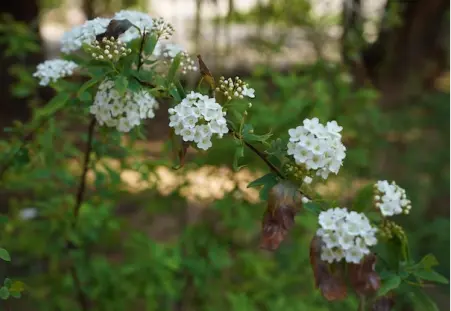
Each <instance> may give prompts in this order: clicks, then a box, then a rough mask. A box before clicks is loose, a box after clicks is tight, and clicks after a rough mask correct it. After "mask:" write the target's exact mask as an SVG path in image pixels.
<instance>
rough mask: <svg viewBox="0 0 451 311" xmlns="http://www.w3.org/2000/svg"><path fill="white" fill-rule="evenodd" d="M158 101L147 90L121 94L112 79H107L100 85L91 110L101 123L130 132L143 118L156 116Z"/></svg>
mask: <svg viewBox="0 0 451 311" xmlns="http://www.w3.org/2000/svg"><path fill="white" fill-rule="evenodd" d="M157 108H158V102H157V101H156V99H155V98H154V97H153V96H152V95H150V94H149V93H148V92H147V91H146V90H144V89H141V90H139V91H138V92H132V91H130V90H127V91H125V94H124V95H123V96H121V95H120V94H119V92H118V91H117V90H116V88H115V84H114V82H113V81H112V80H109V79H106V80H104V81H103V82H102V83H101V84H100V85H99V89H98V91H97V94H96V96H95V98H94V103H93V104H92V106H91V108H90V112H91V113H92V114H93V115H95V117H96V119H97V122H99V124H100V125H106V126H108V127H115V128H116V129H117V130H118V131H120V132H129V131H130V130H131V129H132V128H133V127H135V126H138V125H139V124H140V123H141V120H143V119H151V118H153V117H155V109H157Z"/></svg>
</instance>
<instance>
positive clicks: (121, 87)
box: [114, 76, 128, 96]
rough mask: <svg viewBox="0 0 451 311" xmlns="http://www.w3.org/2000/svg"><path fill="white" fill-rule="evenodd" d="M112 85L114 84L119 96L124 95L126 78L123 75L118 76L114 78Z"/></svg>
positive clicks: (126, 85) (126, 84)
mask: <svg viewBox="0 0 451 311" xmlns="http://www.w3.org/2000/svg"><path fill="white" fill-rule="evenodd" d="M114 85H115V86H116V90H117V92H118V93H119V95H120V96H124V95H125V92H126V91H127V87H128V80H127V78H126V77H124V76H118V77H117V78H116V79H115V80H114Z"/></svg>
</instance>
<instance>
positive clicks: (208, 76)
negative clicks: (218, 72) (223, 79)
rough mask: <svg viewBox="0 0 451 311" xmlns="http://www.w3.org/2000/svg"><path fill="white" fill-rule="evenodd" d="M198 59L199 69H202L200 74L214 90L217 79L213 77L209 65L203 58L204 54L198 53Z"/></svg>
mask: <svg viewBox="0 0 451 311" xmlns="http://www.w3.org/2000/svg"><path fill="white" fill-rule="evenodd" d="M197 60H198V61H199V71H200V74H201V75H202V78H203V79H204V80H205V81H206V82H207V83H208V85H209V86H210V89H211V90H214V88H215V79H214V78H213V75H212V74H211V72H210V70H209V69H208V67H207V65H205V63H204V61H203V60H202V56H200V55H197Z"/></svg>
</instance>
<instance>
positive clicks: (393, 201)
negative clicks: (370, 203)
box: [374, 180, 412, 217]
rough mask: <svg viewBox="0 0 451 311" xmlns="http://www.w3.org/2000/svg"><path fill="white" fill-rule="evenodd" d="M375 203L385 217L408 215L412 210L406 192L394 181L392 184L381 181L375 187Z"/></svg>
mask: <svg viewBox="0 0 451 311" xmlns="http://www.w3.org/2000/svg"><path fill="white" fill-rule="evenodd" d="M374 187H375V195H374V202H375V205H376V208H378V209H379V210H380V212H381V214H382V215H383V216H385V217H387V216H393V215H399V214H402V213H404V214H408V213H409V212H410V209H411V208H412V206H411V204H410V203H411V202H410V200H408V199H407V196H406V191H405V190H404V189H403V188H401V187H399V186H398V185H397V184H396V183H395V182H394V181H393V182H392V183H391V184H390V183H389V182H388V181H386V180H379V181H378V182H377V183H376V184H375V185H374Z"/></svg>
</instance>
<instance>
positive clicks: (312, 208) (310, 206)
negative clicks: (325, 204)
mask: <svg viewBox="0 0 451 311" xmlns="http://www.w3.org/2000/svg"><path fill="white" fill-rule="evenodd" d="M303 207H304V209H306V210H307V211H309V212H310V213H313V214H315V215H319V214H320V213H321V212H322V209H321V206H320V205H319V204H318V203H315V202H312V201H310V202H308V203H305V204H303Z"/></svg>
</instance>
